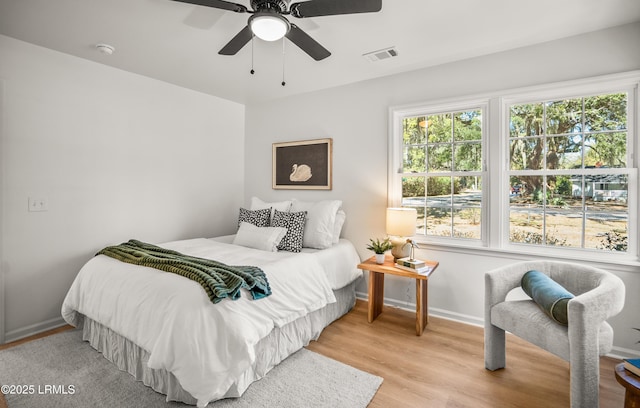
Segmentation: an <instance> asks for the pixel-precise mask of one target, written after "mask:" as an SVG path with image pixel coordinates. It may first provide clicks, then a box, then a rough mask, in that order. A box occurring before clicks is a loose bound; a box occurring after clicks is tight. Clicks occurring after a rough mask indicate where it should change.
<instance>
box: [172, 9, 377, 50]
mask: <svg viewBox="0 0 640 408" xmlns="http://www.w3.org/2000/svg"><path fill="white" fill-rule="evenodd" d="M174 1H179V2H182V3H190V4H196V5H199V6H207V7H213V8H217V9H222V10H228V11H234V12H236V13H250V14H252V16H250V17H249V21H248V23H247V26H246V27H245V28H243V29H242V30H241V31H240V32H239V33H238V34H236V36H235V37H233V38H232V39H231V41H229V42H228V43H227V45H225V46H224V47H222V49H221V50H220V51H219V52H218V54H221V55H235V54H236V53H238V51H240V50H241V49H242V47H244V46H245V45H246V44H247V43H248V42H249V41H251V39H252V38H253V36H254V35H255V36H256V37H258V38H260V39H263V40H266V41H275V40H279V39H281V38H282V37H286V38H288V39H289V40H290V41H291V42H292V43H294V44H295V45H297V46H298V47H300V48H301V49H302V50H303V51H304V52H306V53H307V54H309V56H311V58H313V59H315V60H316V61H320V60H322V59H325V58H327V57H328V56H329V55H331V53H330V52H329V51H328V50H327V49H326V48H324V47H323V46H322V45H320V44H319V43H318V42H317V41H316V40H314V39H313V38H311V37H310V36H309V35H308V34H307V33H305V32H304V31H303V30H301V29H300V28H299V27H298V26H297V25H295V24H292V23H290V22H289V20H287V19H286V18H285V17H284V16H285V15H290V16H293V17H296V18H305V17H320V16H334V15H339V14H355V13H371V12H378V11H380V10H381V9H382V0H308V1H302V2H297V3H293V4H291V6H289V2H290V1H291V0H251V8H252V10H249V9H247V7H245V6H243V5H242V4H237V3H232V2H229V1H224V0H174ZM287 7H288V9H287Z"/></svg>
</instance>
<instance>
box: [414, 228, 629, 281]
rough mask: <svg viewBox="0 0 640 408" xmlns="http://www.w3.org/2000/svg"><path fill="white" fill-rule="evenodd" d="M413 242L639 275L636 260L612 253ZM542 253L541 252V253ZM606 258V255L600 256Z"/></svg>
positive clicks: (453, 250)
mask: <svg viewBox="0 0 640 408" xmlns="http://www.w3.org/2000/svg"><path fill="white" fill-rule="evenodd" d="M413 239H414V240H415V241H416V243H417V244H418V245H419V246H420V248H421V249H427V250H432V251H440V252H451V253H459V254H464V255H475V256H493V257H499V258H508V259H514V260H523V261H525V260H542V259H553V260H558V261H568V262H572V261H575V262H581V263H587V262H588V263H589V265H591V266H594V267H596V268H601V269H605V270H611V271H617V272H636V273H640V261H638V260H637V259H636V260H634V259H632V258H629V257H617V256H615V255H614V254H606V253H604V254H603V253H596V252H593V253H591V252H582V251H571V250H561V249H560V250H555V251H554V250H553V249H556V248H540V249H538V248H536V249H537V251H535V250H533V251H532V250H526V249H520V248H490V247H484V246H480V245H473V244H471V245H464V244H460V243H450V242H446V243H444V242H438V243H436V242H433V241H429V240H425V239H424V238H422V239H421V238H420V237H414V238H413ZM543 251H544V253H543ZM604 255H606V256H604Z"/></svg>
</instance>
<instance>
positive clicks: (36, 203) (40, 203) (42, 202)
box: [29, 197, 49, 212]
mask: <svg viewBox="0 0 640 408" xmlns="http://www.w3.org/2000/svg"><path fill="white" fill-rule="evenodd" d="M47 210H49V202H48V201H47V198H46V197H29V212H34V211H47Z"/></svg>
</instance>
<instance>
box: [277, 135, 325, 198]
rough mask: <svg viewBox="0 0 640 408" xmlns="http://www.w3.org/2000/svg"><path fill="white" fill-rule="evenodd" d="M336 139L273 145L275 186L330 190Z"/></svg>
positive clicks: (280, 187)
mask: <svg viewBox="0 0 640 408" xmlns="http://www.w3.org/2000/svg"><path fill="white" fill-rule="evenodd" d="M332 155H333V139H331V138H325V139H313V140H302V141H296V142H281V143H273V151H272V167H273V169H272V187H273V189H289V190H331V188H332V175H331V168H332Z"/></svg>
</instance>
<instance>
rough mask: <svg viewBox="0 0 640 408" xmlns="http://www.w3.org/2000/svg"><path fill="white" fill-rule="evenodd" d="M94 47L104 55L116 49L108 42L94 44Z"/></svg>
mask: <svg viewBox="0 0 640 408" xmlns="http://www.w3.org/2000/svg"><path fill="white" fill-rule="evenodd" d="M96 49H97V50H98V51H100V53H102V54H105V55H111V54H113V52H114V51H115V50H116V49H115V48H113V46H111V45H109V44H96Z"/></svg>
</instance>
